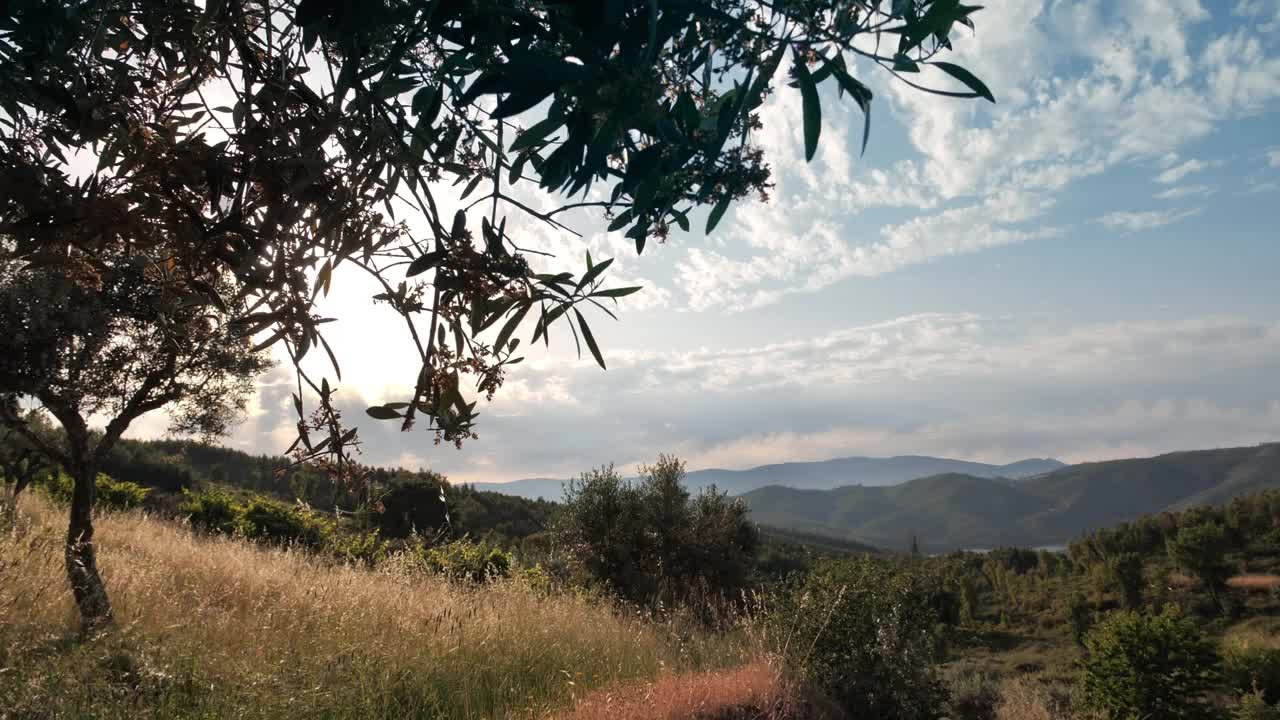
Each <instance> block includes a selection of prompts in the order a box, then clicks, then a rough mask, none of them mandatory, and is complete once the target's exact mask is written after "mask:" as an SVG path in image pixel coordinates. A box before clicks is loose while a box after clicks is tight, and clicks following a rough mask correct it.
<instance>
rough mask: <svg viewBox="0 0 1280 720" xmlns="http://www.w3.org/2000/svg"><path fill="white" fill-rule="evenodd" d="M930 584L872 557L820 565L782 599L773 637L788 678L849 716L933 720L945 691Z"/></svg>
mask: <svg viewBox="0 0 1280 720" xmlns="http://www.w3.org/2000/svg"><path fill="white" fill-rule="evenodd" d="M933 585H934V583H933V582H931V580H930V579H928V578H926V577H924V576H921V575H919V574H917V573H915V572H912V571H910V570H905V569H902V568H894V567H891V566H889V565H888V564H886V563H883V562H880V561H877V560H875V559H872V558H862V559H859V560H831V561H825V562H823V563H822V564H820V565H818V566H816V567H815V568H814V570H813V571H812V572H811V573H810V574H809V576H808V577H807V578H805V580H804V582H803V583H802V584H801V585H800V586H799V587H797V588H795V589H794V591H793V592H791V593H789V594H787V595H785V596H784V597H783V598H781V603H780V607H779V608H778V609H777V610H776V611H775V612H774V613H772V614H771V616H770V620H769V623H770V625H771V626H772V632H771V637H773V638H774V639H775V640H776V642H777V643H778V645H779V646H780V647H778V651H779V652H780V654H781V655H782V657H783V658H784V660H785V662H786V664H787V666H788V667H789V668H790V670H791V672H792V673H794V674H795V675H796V676H797V677H799V678H801V679H803V680H804V681H805V682H806V683H807V684H808V685H810V686H811V687H812V688H814V689H816V690H819V691H821V692H823V693H825V694H826V695H827V696H828V697H830V698H831V699H832V700H834V701H835V702H837V703H838V704H839V705H840V706H842V707H843V708H845V710H847V711H848V712H849V713H850V714H851V715H852V716H853V717H858V718H862V717H866V718H879V719H883V720H935V719H936V718H938V717H940V716H941V715H942V714H943V711H944V709H945V707H946V702H947V692H946V688H945V686H944V685H943V683H942V681H941V679H940V678H939V677H938V674H937V672H936V671H935V667H936V661H937V657H936V648H937V645H938V639H939V638H938V636H937V634H936V633H937V627H938V625H937V623H936V617H935V616H934V610H933V608H931V607H930V606H929V602H928V598H929V595H930V590H931V589H932V586H933Z"/></svg>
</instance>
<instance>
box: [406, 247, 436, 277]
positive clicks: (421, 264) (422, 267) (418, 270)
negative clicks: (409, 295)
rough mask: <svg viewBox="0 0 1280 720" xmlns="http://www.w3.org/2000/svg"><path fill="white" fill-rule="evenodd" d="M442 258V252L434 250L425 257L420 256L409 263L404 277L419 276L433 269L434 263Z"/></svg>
mask: <svg viewBox="0 0 1280 720" xmlns="http://www.w3.org/2000/svg"><path fill="white" fill-rule="evenodd" d="M442 258H444V251H443V250H434V251H432V252H429V253H427V254H426V255H422V256H420V257H418V258H417V259H415V260H414V261H413V262H411V263H409V269H408V270H406V271H405V274H404V276H405V277H413V276H414V275H421V274H422V273H424V272H426V271H428V270H430V269H431V268H433V267H435V265H436V263H438V262H440V260H441V259H442Z"/></svg>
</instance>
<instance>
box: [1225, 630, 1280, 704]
mask: <svg viewBox="0 0 1280 720" xmlns="http://www.w3.org/2000/svg"><path fill="white" fill-rule="evenodd" d="M1222 672H1223V675H1224V676H1225V678H1226V680H1227V683H1228V684H1229V685H1231V687H1232V688H1234V689H1235V690H1236V691H1238V692H1241V693H1248V692H1250V691H1253V690H1257V691H1259V692H1260V693H1262V695H1263V697H1264V698H1265V699H1266V701H1267V702H1269V703H1280V647H1265V646H1262V645H1260V644H1258V643H1250V642H1247V641H1242V640H1236V641H1233V642H1228V643H1227V645H1226V647H1225V648H1224V650H1223V653H1222Z"/></svg>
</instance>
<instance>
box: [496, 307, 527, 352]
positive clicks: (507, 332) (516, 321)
mask: <svg viewBox="0 0 1280 720" xmlns="http://www.w3.org/2000/svg"><path fill="white" fill-rule="evenodd" d="M531 308H533V303H525V304H524V305H522V306H521V307H520V309H519V310H517V311H516V312H515V314H514V315H512V316H511V317H510V318H508V319H507V322H506V323H505V324H503V326H502V329H501V330H499V331H498V339H496V340H494V341H493V347H494V348H495V349H500V348H502V347H503V346H505V345H506V344H507V340H508V339H509V338H510V337H511V335H512V333H514V332H515V331H516V328H519V327H520V323H521V322H523V321H524V316H525V315H528V314H529V310H530V309H531Z"/></svg>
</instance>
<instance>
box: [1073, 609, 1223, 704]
mask: <svg viewBox="0 0 1280 720" xmlns="http://www.w3.org/2000/svg"><path fill="white" fill-rule="evenodd" d="M1085 647H1086V649H1087V650H1088V653H1087V654H1086V655H1085V659H1084V662H1083V670H1082V673H1083V674H1082V682H1081V688H1082V691H1083V698H1084V704H1085V706H1086V707H1088V708H1091V709H1094V710H1097V711H1099V712H1102V713H1105V714H1106V716H1107V717H1108V718H1111V719H1112V720H1144V719H1145V718H1151V717H1159V718H1183V719H1187V720H1190V719H1193V718H1207V717H1210V716H1211V715H1210V711H1209V708H1208V703H1207V697H1206V696H1207V694H1208V692H1209V691H1210V690H1211V689H1212V688H1213V687H1214V686H1215V685H1216V683H1217V680H1218V678H1217V667H1218V657H1217V655H1216V653H1215V651H1214V648H1213V646H1212V645H1211V644H1210V643H1209V642H1208V641H1207V640H1206V639H1205V637H1204V636H1203V634H1202V633H1201V631H1200V629H1199V628H1198V627H1196V624H1195V623H1194V622H1193V621H1192V620H1191V619H1190V618H1187V617H1185V616H1184V615H1183V614H1182V613H1181V612H1180V611H1179V610H1178V609H1177V608H1176V607H1173V606H1169V607H1166V608H1165V610H1164V611H1163V612H1161V613H1159V614H1142V613H1136V612H1133V611H1128V610H1125V611H1120V612H1117V613H1114V614H1112V615H1111V616H1109V617H1108V618H1107V619H1106V620H1104V621H1103V622H1102V623H1101V624H1099V625H1098V626H1097V627H1096V628H1094V629H1093V630H1092V631H1091V632H1090V633H1089V636H1088V638H1087V639H1086V641H1085Z"/></svg>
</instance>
